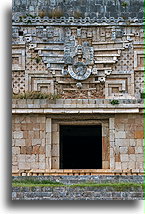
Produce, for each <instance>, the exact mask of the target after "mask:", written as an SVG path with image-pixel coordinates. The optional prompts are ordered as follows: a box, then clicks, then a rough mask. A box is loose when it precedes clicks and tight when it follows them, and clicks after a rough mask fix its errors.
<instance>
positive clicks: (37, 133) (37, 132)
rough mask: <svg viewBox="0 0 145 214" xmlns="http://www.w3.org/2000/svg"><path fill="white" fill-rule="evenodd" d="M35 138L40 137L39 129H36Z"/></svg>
mask: <svg viewBox="0 0 145 214" xmlns="http://www.w3.org/2000/svg"><path fill="white" fill-rule="evenodd" d="M34 138H35V139H39V138H40V134H39V131H34Z"/></svg>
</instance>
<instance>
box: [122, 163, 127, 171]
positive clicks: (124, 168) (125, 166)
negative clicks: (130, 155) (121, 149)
mask: <svg viewBox="0 0 145 214" xmlns="http://www.w3.org/2000/svg"><path fill="white" fill-rule="evenodd" d="M128 167H129V166H128V162H122V163H121V169H122V170H126V169H128Z"/></svg>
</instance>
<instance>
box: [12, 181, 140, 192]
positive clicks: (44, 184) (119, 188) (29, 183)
mask: <svg viewBox="0 0 145 214" xmlns="http://www.w3.org/2000/svg"><path fill="white" fill-rule="evenodd" d="M12 186H13V187H62V186H63V187H71V188H76V187H81V188H85V187H94V188H105V187H111V188H113V189H115V190H116V191H125V190H128V189H130V188H135V189H136V188H139V187H141V188H143V184H137V183H101V184H98V183H91V182H88V183H80V184H72V185H65V184H62V183H60V182H55V181H49V180H42V181H40V180H31V179H28V180H27V179H26V180H14V181H13V182H12Z"/></svg>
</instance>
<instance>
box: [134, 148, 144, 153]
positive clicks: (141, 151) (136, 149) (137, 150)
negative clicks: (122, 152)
mask: <svg viewBox="0 0 145 214" xmlns="http://www.w3.org/2000/svg"><path fill="white" fill-rule="evenodd" d="M135 153H136V154H143V147H141V146H139V147H135Z"/></svg>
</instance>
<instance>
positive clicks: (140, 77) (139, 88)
mask: <svg viewBox="0 0 145 214" xmlns="http://www.w3.org/2000/svg"><path fill="white" fill-rule="evenodd" d="M134 82H135V95H136V98H138V99H140V96H141V93H143V91H144V72H143V71H140V72H139V71H135V81H134Z"/></svg>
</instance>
